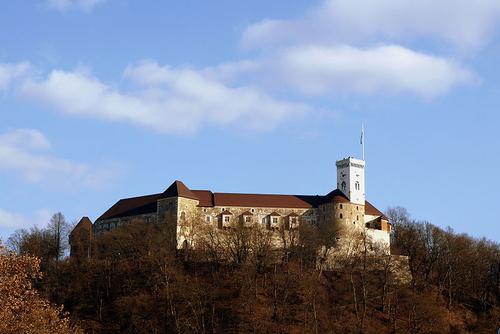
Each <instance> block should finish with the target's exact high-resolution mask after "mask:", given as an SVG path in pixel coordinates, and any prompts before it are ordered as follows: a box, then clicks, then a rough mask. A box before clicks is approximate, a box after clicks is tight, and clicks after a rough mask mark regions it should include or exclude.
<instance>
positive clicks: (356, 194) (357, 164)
mask: <svg viewBox="0 0 500 334" xmlns="http://www.w3.org/2000/svg"><path fill="white" fill-rule="evenodd" d="M336 165H337V188H338V189H340V190H341V191H342V192H343V193H344V195H346V196H347V198H349V200H350V201H351V203H354V204H361V205H365V162H364V161H363V160H360V159H355V158H351V157H349V158H346V159H342V160H339V161H337V163H336Z"/></svg>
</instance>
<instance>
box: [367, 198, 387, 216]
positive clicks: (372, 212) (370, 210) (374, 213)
mask: <svg viewBox="0 0 500 334" xmlns="http://www.w3.org/2000/svg"><path fill="white" fill-rule="evenodd" d="M365 214H367V215H372V216H382V218H384V219H387V217H386V216H385V215H384V213H383V212H381V211H380V210H379V209H377V208H376V207H374V206H373V205H372V204H371V203H370V202H368V201H365Z"/></svg>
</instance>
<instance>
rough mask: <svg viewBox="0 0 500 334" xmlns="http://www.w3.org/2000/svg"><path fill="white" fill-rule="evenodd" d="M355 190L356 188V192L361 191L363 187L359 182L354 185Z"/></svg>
mask: <svg viewBox="0 0 500 334" xmlns="http://www.w3.org/2000/svg"><path fill="white" fill-rule="evenodd" d="M354 188H356V190H360V189H361V186H360V185H359V181H356V183H355V184H354Z"/></svg>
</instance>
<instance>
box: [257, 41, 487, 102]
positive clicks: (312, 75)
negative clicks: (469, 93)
mask: <svg viewBox="0 0 500 334" xmlns="http://www.w3.org/2000/svg"><path fill="white" fill-rule="evenodd" d="M260 70H261V73H260V75H261V76H267V81H271V82H273V83H274V84H275V86H277V87H288V88H289V89H292V90H294V91H297V92H299V93H301V94H305V95H312V96H330V97H336V96H339V95H342V94H357V95H359V94H361V95H374V94H382V95H394V94H411V95H416V96H419V97H423V98H432V97H435V96H437V95H441V94H445V93H447V92H449V91H450V90H451V89H453V88H454V87H456V86H458V85H462V84H470V83H474V82H476V81H477V79H476V77H475V75H474V74H473V73H471V72H470V71H469V70H467V69H465V68H464V67H463V66H461V65H460V64H458V63H456V62H455V61H453V60H451V59H446V58H444V57H438V56H433V55H428V54H425V53H420V52H415V51H413V50H410V49H407V48H404V47H401V46H397V45H382V46H376V47H370V48H354V47H351V46H346V45H340V46H323V45H300V46H296V47H291V48H287V49H285V50H283V51H280V52H278V53H277V54H276V55H274V56H273V57H270V58H268V59H265V60H264V61H263V64H262V66H261V69H260Z"/></svg>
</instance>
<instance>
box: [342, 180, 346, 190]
mask: <svg viewBox="0 0 500 334" xmlns="http://www.w3.org/2000/svg"><path fill="white" fill-rule="evenodd" d="M346 186H347V185H346V183H345V181H342V191H345V189H346Z"/></svg>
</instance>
